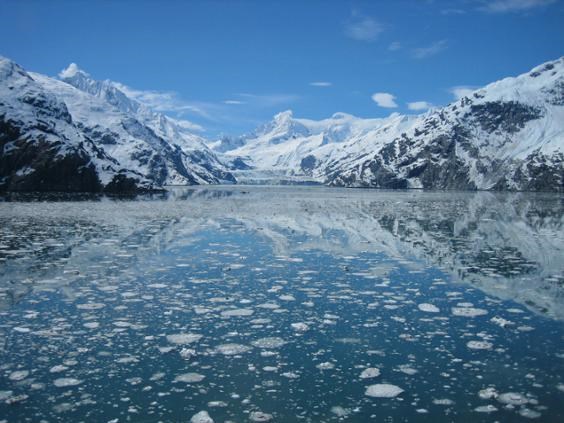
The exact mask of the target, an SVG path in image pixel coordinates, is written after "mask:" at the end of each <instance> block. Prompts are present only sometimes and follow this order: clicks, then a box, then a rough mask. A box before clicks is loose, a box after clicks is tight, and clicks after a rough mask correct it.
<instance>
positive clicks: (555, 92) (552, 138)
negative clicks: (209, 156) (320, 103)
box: [212, 58, 564, 191]
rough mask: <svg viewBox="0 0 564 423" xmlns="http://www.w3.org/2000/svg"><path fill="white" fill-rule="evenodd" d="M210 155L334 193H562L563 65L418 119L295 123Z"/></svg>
mask: <svg viewBox="0 0 564 423" xmlns="http://www.w3.org/2000/svg"><path fill="white" fill-rule="evenodd" d="M231 144H232V145H231V148H229V147H230V145H229V143H225V142H224V143H216V144H213V145H212V146H213V147H214V148H216V149H217V151H220V152H222V153H224V154H226V155H228V156H230V157H231V160H234V158H239V160H242V161H243V162H244V163H246V164H248V165H250V166H252V167H253V170H252V171H239V172H238V173H237V175H238V178H239V179H241V180H244V179H245V175H248V178H249V179H253V178H259V179H260V178H261V177H262V178H263V179H268V178H269V177H272V178H292V179H298V180H303V179H310V180H314V181H318V182H320V183H325V184H328V185H335V186H353V187H381V188H439V189H484V190H546V191H563V190H564V58H560V59H558V60H556V61H553V62H548V63H545V64H543V65H540V66H538V67H536V68H534V69H533V70H531V71H530V72H529V73H526V74H523V75H520V76H518V77H515V78H506V79H503V80H501V81H498V82H495V83H493V84H490V85H488V86H486V87H484V88H481V89H479V90H476V91H475V92H473V93H472V94H471V95H469V96H467V97H463V98H462V99H460V100H459V101H457V102H455V103H452V104H450V105H448V106H446V107H444V108H439V109H432V110H430V111H428V112H426V113H424V114H422V115H418V116H402V115H399V114H392V115H391V116H389V117H388V118H384V119H360V118H356V117H354V116H350V115H346V114H343V113H337V114H335V115H333V116H332V117H331V118H329V119H325V120H321V121H312V120H307V119H296V118H294V117H293V116H292V112H291V111H286V112H283V113H280V114H278V115H276V116H275V117H274V119H273V120H272V122H270V123H269V124H267V125H264V126H263V127H261V128H259V129H257V130H256V131H255V132H254V133H252V134H250V135H247V136H244V137H241V138H239V139H238V140H237V142H236V143H231Z"/></svg>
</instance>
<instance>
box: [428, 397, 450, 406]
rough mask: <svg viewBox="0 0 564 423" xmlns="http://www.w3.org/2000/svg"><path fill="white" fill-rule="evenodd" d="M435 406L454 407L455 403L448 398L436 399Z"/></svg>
mask: <svg viewBox="0 0 564 423" xmlns="http://www.w3.org/2000/svg"><path fill="white" fill-rule="evenodd" d="M433 404H435V405H454V401H453V400H451V399H448V398H441V399H434V400H433Z"/></svg>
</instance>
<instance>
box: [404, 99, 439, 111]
mask: <svg viewBox="0 0 564 423" xmlns="http://www.w3.org/2000/svg"><path fill="white" fill-rule="evenodd" d="M431 107H433V105H432V104H431V103H429V102H427V101H413V102H411V103H407V108H408V109H409V110H414V111H420V110H427V109H430V108H431Z"/></svg>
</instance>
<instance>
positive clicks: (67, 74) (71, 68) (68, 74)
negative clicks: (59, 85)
mask: <svg viewBox="0 0 564 423" xmlns="http://www.w3.org/2000/svg"><path fill="white" fill-rule="evenodd" d="M78 74H80V75H83V76H85V77H87V78H88V77H90V75H89V74H88V73H86V72H84V71H83V70H82V69H80V68H79V67H78V65H77V64H76V63H74V62H72V63H71V64H70V65H68V66H67V68H66V69H63V70H62V71H61V72H59V78H61V79H67V78H74V77H75V76H77V75H78Z"/></svg>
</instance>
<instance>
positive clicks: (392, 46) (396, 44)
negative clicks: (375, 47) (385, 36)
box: [388, 41, 401, 51]
mask: <svg viewBox="0 0 564 423" xmlns="http://www.w3.org/2000/svg"><path fill="white" fill-rule="evenodd" d="M399 49H401V43H400V42H399V41H394V42H393V43H390V45H389V46H388V50H390V51H397V50H399Z"/></svg>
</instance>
